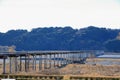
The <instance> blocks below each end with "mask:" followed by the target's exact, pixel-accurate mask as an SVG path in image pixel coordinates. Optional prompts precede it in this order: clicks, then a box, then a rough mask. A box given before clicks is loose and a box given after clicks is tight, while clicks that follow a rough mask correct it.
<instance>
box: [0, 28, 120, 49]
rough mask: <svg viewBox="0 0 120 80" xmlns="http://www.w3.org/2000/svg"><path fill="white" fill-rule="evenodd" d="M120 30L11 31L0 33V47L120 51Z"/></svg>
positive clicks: (38, 29) (47, 29)
mask: <svg viewBox="0 0 120 80" xmlns="http://www.w3.org/2000/svg"><path fill="white" fill-rule="evenodd" d="M119 32H120V30H118V29H114V30H113V29H106V28H97V27H94V26H89V27H87V28H82V29H73V28H71V27H64V28H62V27H49V28H47V27H45V28H35V29H32V31H30V32H28V31H27V30H10V31H8V32H6V33H0V45H2V46H6V45H7V46H11V45H15V46H16V50H108V51H120V34H119Z"/></svg>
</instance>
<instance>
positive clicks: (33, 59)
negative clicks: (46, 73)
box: [32, 55, 35, 71]
mask: <svg viewBox="0 0 120 80" xmlns="http://www.w3.org/2000/svg"><path fill="white" fill-rule="evenodd" d="M32 70H33V71H34V70H35V58H34V55H32Z"/></svg>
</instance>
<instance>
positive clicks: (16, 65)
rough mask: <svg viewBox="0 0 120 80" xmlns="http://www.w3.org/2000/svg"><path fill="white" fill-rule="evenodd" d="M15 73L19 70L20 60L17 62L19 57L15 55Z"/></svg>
mask: <svg viewBox="0 0 120 80" xmlns="http://www.w3.org/2000/svg"><path fill="white" fill-rule="evenodd" d="M14 58H15V73H16V72H17V71H18V62H17V57H16V56H15V57H14Z"/></svg>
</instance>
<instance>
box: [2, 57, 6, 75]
mask: <svg viewBox="0 0 120 80" xmlns="http://www.w3.org/2000/svg"><path fill="white" fill-rule="evenodd" d="M5 73H6V58H3V74H5Z"/></svg>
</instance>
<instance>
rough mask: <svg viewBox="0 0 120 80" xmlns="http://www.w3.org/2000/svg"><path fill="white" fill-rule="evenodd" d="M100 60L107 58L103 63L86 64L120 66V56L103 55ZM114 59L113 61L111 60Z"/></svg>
mask: <svg viewBox="0 0 120 80" xmlns="http://www.w3.org/2000/svg"><path fill="white" fill-rule="evenodd" d="M98 58H100V59H101V58H106V59H104V60H101V61H92V62H86V64H100V65H120V55H101V56H98ZM110 59H112V60H110Z"/></svg>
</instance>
